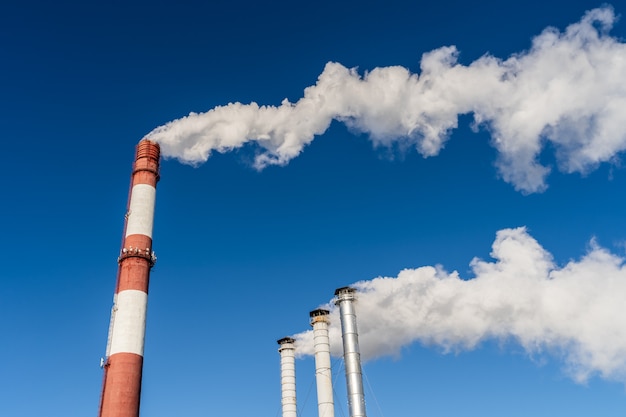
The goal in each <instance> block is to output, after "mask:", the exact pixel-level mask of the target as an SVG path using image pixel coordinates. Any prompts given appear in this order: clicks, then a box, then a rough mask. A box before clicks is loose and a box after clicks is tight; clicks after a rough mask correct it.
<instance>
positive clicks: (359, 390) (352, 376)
mask: <svg viewBox="0 0 626 417" xmlns="http://www.w3.org/2000/svg"><path fill="white" fill-rule="evenodd" d="M355 292H356V290H355V289H354V288H351V287H342V288H338V289H337V290H335V297H337V299H336V300H335V305H338V306H339V314H340V316H341V336H342V338H343V360H344V363H345V366H346V384H347V386H348V406H349V408H350V417H366V415H365V396H364V395H363V376H362V373H361V355H360V353H359V335H358V332H357V328H356V313H355V310H354V300H355V299H356V296H355V294H354V293H355Z"/></svg>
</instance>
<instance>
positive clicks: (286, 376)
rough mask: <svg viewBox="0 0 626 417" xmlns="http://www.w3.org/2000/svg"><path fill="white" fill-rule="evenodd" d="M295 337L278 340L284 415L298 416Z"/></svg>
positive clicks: (289, 416) (285, 416) (286, 416)
mask: <svg viewBox="0 0 626 417" xmlns="http://www.w3.org/2000/svg"><path fill="white" fill-rule="evenodd" d="M295 341H296V340H295V339H292V338H291V337H284V338H282V339H279V340H278V344H279V345H280V347H279V348H278V352H279V353H280V388H281V393H282V400H281V402H282V405H283V417H297V416H298V410H297V408H296V347H295V345H294V343H295Z"/></svg>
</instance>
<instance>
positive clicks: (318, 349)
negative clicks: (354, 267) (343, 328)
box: [309, 308, 335, 417]
mask: <svg viewBox="0 0 626 417" xmlns="http://www.w3.org/2000/svg"><path fill="white" fill-rule="evenodd" d="M328 314H329V311H328V310H323V309H321V308H319V309H317V310H313V311H311V312H310V313H309V316H310V317H311V326H313V344H314V348H315V381H316V383H317V409H318V413H319V417H334V416H335V404H334V402H333V381H332V375H331V370H330V340H329V338H328V324H329V323H330V321H329V320H328Z"/></svg>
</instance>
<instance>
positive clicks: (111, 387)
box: [99, 139, 160, 417]
mask: <svg viewBox="0 0 626 417" xmlns="http://www.w3.org/2000/svg"><path fill="white" fill-rule="evenodd" d="M159 156H160V148H159V145H158V144H156V143H154V142H151V141H149V140H146V139H144V140H142V141H140V142H139V144H138V145H137V149H136V156H135V162H134V164H133V171H132V175H131V189H130V195H129V197H128V211H127V212H126V221H125V225H124V234H123V239H122V249H121V251H120V256H119V258H118V264H119V266H118V274H117V284H116V288H115V295H114V296H113V309H112V311H111V324H110V327H109V337H108V340H107V348H106V358H105V359H104V362H103V367H104V382H103V386H102V395H101V399H100V411H99V416H100V417H137V416H139V399H140V396H141V372H142V366H143V346H144V336H145V329H146V307H147V301H148V282H149V278H150V269H151V268H152V266H153V265H154V262H155V261H156V256H155V255H154V252H153V251H152V224H153V219H154V203H155V196H156V184H157V182H158V181H159Z"/></svg>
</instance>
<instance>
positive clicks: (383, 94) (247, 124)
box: [147, 6, 626, 193]
mask: <svg viewBox="0 0 626 417" xmlns="http://www.w3.org/2000/svg"><path fill="white" fill-rule="evenodd" d="M615 21H616V16H615V14H614V12H613V9H612V8H611V7H609V6H606V7H602V8H598V9H594V10H591V11H588V12H587V13H586V14H585V15H584V16H583V17H582V19H581V20H580V22H578V23H575V24H572V25H570V26H568V27H567V28H566V29H565V31H563V32H560V31H558V30H557V29H555V28H547V29H545V30H544V31H543V32H542V33H541V34H540V35H538V36H537V37H535V38H534V39H533V41H532V46H531V47H530V49H529V50H528V51H523V52H520V53H518V54H514V55H512V56H511V57H509V58H507V59H504V60H502V59H498V58H496V57H493V56H490V55H484V56H483V57H481V58H480V59H478V60H476V61H474V62H472V63H471V64H469V65H467V66H466V65H461V64H459V63H458V62H457V56H458V52H457V50H456V48H455V47H454V46H448V47H442V48H439V49H436V50H434V51H431V52H428V53H426V54H424V55H423V57H422V60H421V73H420V74H419V75H418V74H412V73H411V72H410V71H409V70H407V69H406V68H403V67H399V66H395V67H383V68H375V69H373V70H372V71H370V72H367V73H365V74H364V75H363V76H361V75H359V73H358V72H357V70H356V69H348V68H346V67H344V66H342V65H341V64H338V63H333V62H330V63H328V64H327V65H326V67H325V68H324V71H323V72H322V74H321V75H320V76H319V78H318V81H317V83H316V84H315V85H314V86H310V87H308V88H306V89H305V90H304V97H303V98H301V99H300V100H298V101H297V102H296V103H291V102H289V101H288V100H287V99H285V100H284V101H283V102H282V103H281V105H280V106H259V105H258V104H256V103H251V104H241V103H230V104H228V105H226V106H220V107H216V108H214V109H212V110H209V111H208V112H206V113H200V114H197V113H191V114H189V116H187V117H183V118H181V119H178V120H174V121H172V122H169V123H167V124H165V125H163V126H161V127H158V128H156V129H155V130H153V131H152V132H151V133H149V134H148V135H147V138H149V139H151V140H155V141H157V142H159V143H160V145H161V149H162V152H163V155H164V156H166V157H172V158H177V159H178V160H180V161H181V162H184V163H189V164H200V163H202V162H205V161H206V160H207V159H208V158H209V156H210V155H211V153H212V152H214V151H217V152H228V151H230V150H232V149H235V148H239V147H242V146H244V145H245V144H247V143H254V144H256V145H257V150H258V154H257V156H256V159H255V166H256V167H257V168H259V169H261V168H263V167H265V166H267V165H270V164H278V165H283V164H286V163H287V162H289V161H290V160H291V159H292V158H295V157H296V156H298V155H299V154H300V152H302V150H303V148H304V147H305V146H306V145H307V144H309V143H310V142H311V141H312V140H313V139H314V137H315V136H316V135H321V134H323V133H324V132H325V131H326V129H328V127H329V125H330V123H331V122H332V121H333V120H338V121H341V122H343V123H345V124H346V125H347V126H348V127H349V128H351V129H354V130H356V131H360V132H365V133H367V134H369V136H370V138H371V140H372V141H373V143H374V145H375V146H393V145H394V144H401V145H403V146H405V145H409V146H414V147H415V148H416V149H417V150H418V151H419V152H420V153H421V154H422V155H423V156H425V157H427V156H434V155H437V154H438V153H439V151H440V150H441V149H442V147H443V146H444V143H445V141H446V139H447V138H448V136H449V134H450V132H451V130H452V129H454V128H456V127H457V123H458V116H459V115H462V114H470V113H471V114H473V116H474V120H475V123H474V127H475V128H479V127H483V128H486V129H487V130H488V131H489V132H490V133H491V136H492V144H493V146H494V147H495V148H496V149H497V150H498V154H499V156H498V161H497V167H498V170H499V172H500V174H501V176H502V178H503V179H504V180H505V181H507V182H509V183H511V184H513V185H514V187H515V188H516V189H518V190H520V191H522V192H525V193H531V192H540V191H542V190H544V189H545V188H546V183H545V177H546V175H547V174H548V173H549V171H550V168H549V167H547V166H544V165H542V164H541V163H540V162H539V160H538V158H539V155H540V153H541V151H542V149H543V148H544V146H545V145H546V144H547V143H550V144H551V147H552V148H553V149H555V151H556V159H557V161H558V164H559V169H560V170H562V171H564V172H568V173H571V172H580V173H583V174H584V173H586V172H588V171H589V170H591V169H593V168H594V167H596V166H597V165H598V164H599V163H602V162H606V161H610V160H612V159H614V158H615V157H616V155H617V153H619V152H621V151H622V150H624V149H625V148H626V123H624V120H626V77H625V76H624V74H626V44H624V43H622V42H620V40H618V39H616V38H614V37H612V36H610V35H609V34H608V32H609V31H610V29H611V28H612V27H613V24H614V23H615Z"/></svg>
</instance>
